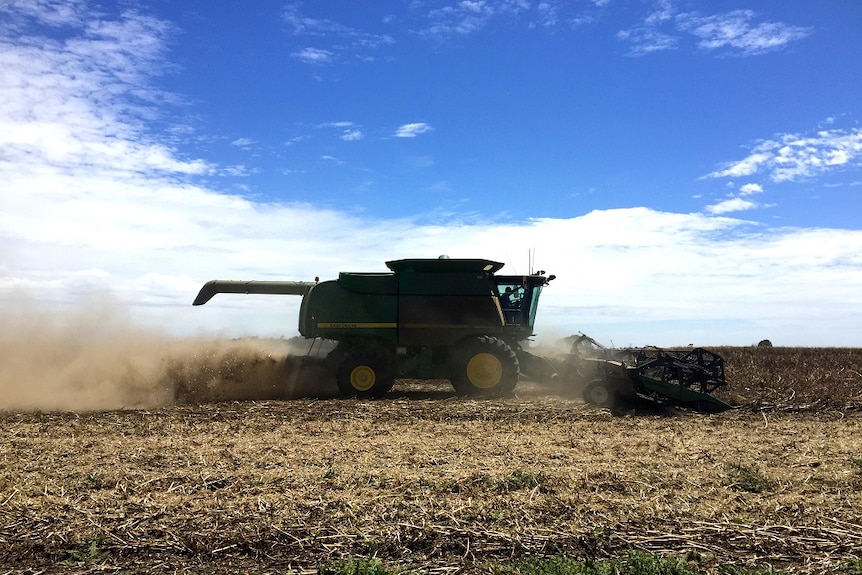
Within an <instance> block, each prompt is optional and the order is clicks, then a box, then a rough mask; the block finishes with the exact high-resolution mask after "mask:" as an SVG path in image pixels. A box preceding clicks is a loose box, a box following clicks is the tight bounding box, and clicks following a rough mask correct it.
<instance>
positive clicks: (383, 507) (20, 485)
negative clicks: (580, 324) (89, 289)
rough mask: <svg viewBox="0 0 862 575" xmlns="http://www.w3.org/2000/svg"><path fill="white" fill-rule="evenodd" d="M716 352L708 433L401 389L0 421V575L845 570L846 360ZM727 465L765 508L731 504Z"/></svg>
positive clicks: (854, 461)
mask: <svg viewBox="0 0 862 575" xmlns="http://www.w3.org/2000/svg"><path fill="white" fill-rule="evenodd" d="M728 352H732V350H722V353H723V355H725V357H726V358H727V359H728V360H729V361H728V363H729V375H730V376H731V381H732V382H733V385H732V386H731V387H730V388H729V389H728V390H727V392H726V393H727V396H728V397H731V398H735V399H736V400H737V401H740V400H741V401H740V402H741V403H745V404H746V405H747V407H746V408H745V409H743V410H739V411H735V412H731V413H725V414H721V415H713V416H702V415H696V414H691V413H684V414H680V413H670V414H668V413H663V414H656V413H652V414H649V413H624V414H617V415H612V414H611V413H609V412H607V411H605V410H599V409H596V408H593V407H590V406H586V405H584V404H583V403H581V402H580V401H578V400H575V399H570V398H565V397H559V396H554V395H548V394H547V393H546V389H544V388H541V387H539V386H536V385H532V384H527V385H524V386H522V387H521V391H520V392H519V394H518V396H517V397H515V398H510V399H503V400H489V401H474V400H466V399H459V398H453V397H451V396H450V394H449V392H448V388H447V387H446V386H445V385H444V384H440V383H430V384H418V383H415V382H400V383H399V384H398V385H397V386H396V389H395V392H394V394H393V395H392V396H391V397H390V398H388V399H385V400H382V401H376V402H360V401H344V400H337V399H331V398H326V399H322V398H300V399H291V400H288V401H272V400H265V401H234V402H220V403H200V404H187V405H173V406H165V407H160V408H156V409H147V410H132V411H107V412H90V413H73V412H46V413H32V412H18V411H6V412H0V421H2V434H3V441H2V444H0V462H2V467H0V564H3V565H6V566H7V567H9V568H10V569H18V570H31V571H33V572H36V571H41V570H43V569H46V568H47V569H50V570H55V569H65V570H67V571H71V572H86V571H93V572H96V571H99V572H103V571H106V570H107V571H116V572H132V571H139V570H154V569H158V570H163V571H166V570H179V571H189V572H191V571H194V572H198V573H227V572H236V571H238V570H244V569H246V570H248V569H253V570H254V571H263V570H266V569H271V570H284V569H287V568H294V569H311V570H313V569H314V567H315V566H316V565H319V564H321V563H322V562H325V561H328V560H332V559H336V558H339V557H342V556H346V555H366V556H367V555H375V556H378V557H380V558H382V559H384V560H386V561H387V562H390V563H392V564H394V565H402V566H405V567H408V568H413V569H421V570H430V571H434V572H448V571H455V570H462V571H466V572H487V571H488V570H489V567H488V566H489V564H490V562H493V561H501V560H507V559H510V558H515V557H524V556H545V555H553V554H557V553H565V554H568V555H573V556H577V557H611V556H615V555H617V554H619V553H621V552H623V551H624V550H626V549H631V548H637V549H643V550H647V551H651V552H658V553H668V554H675V555H677V556H686V557H688V558H689V559H690V560H692V561H695V562H696V565H697V567H698V569H701V570H703V571H704V572H710V571H711V570H714V567H715V566H716V565H719V564H725V565H726V564H733V565H759V566H763V565H767V564H771V565H774V566H775V567H778V568H786V569H789V570H791V571H793V572H799V573H824V572H843V570H845V569H847V568H848V567H847V565H848V561H856V562H857V563H856V564H857V565H858V562H859V560H860V555H862V552H860V548H862V511H861V510H862V460H860V458H862V453H860V452H862V450H860V445H862V441H860V439H859V438H860V437H862V429H860V427H862V416H860V414H859V412H858V410H857V408H858V406H859V404H860V402H859V389H860V386H859V382H858V381H857V380H856V379H855V376H854V375H853V373H851V372H855V371H856V370H858V365H859V364H858V363H854V361H855V360H856V358H858V353H857V354H855V355H853V354H852V353H851V356H852V357H850V359H849V362H845V363H844V365H843V369H842V368H841V366H839V367H835V366H834V365H835V363H836V362H829V361H826V360H824V359H823V358H822V356H821V358H820V359H817V357H818V356H817V354H816V353H812V354H810V357H807V359H806V358H803V359H798V361H797V360H794V361H791V362H787V361H783V359H786V358H781V359H782V361H776V362H774V365H773V364H769V365H771V367H769V368H764V367H762V366H763V365H764V363H765V361H766V360H764V359H762V358H763V357H774V356H776V355H778V356H781V354H785V355H788V356H789V355H791V353H790V352H789V351H786V350H784V351H782V350H781V349H777V348H776V349H772V350H759V351H758V350H748V351H744V350H743V351H739V352H738V353H737V352H732V353H728ZM734 353H737V355H734ZM770 353H771V354H773V355H772V356H766V355H765V354H770ZM848 353H850V352H848ZM746 354H747V355H746ZM758 357H759V358H760V359H757V358H758ZM752 358H754V359H752ZM746 362H748V363H746ZM766 363H768V362H766ZM803 363H804V364H805V366H806V369H807V370H808V372H812V371H814V372H817V373H819V374H820V376H821V377H820V378H819V381H820V382H821V383H823V382H825V383H824V385H827V386H829V388H830V389H833V390H839V391H835V392H834V394H833V397H831V398H829V399H828V400H823V398H822V397H819V396H818V395H817V393H816V387H817V385H818V384H817V383H816V382H815V383H813V384H812V383H810V382H811V381H813V380H812V378H811V377H810V373H808V372H806V373H802V374H799V373H790V371H789V370H788V369H786V366H788V365H792V366H794V367H798V366H799V365H801V364H803ZM264 364H266V362H264ZM815 364H816V365H815ZM781 366H785V368H784V370H783V371H782V369H783V368H782V367H781ZM818 370H819V371H818ZM180 371H181V372H182V373H184V374H186V375H185V376H184V377H186V380H185V381H186V384H188V382H189V381H193V380H194V378H193V377H191V376H189V375H188V374H189V367H188V366H184V367H183V369H182V370H180ZM177 373H180V372H177ZM860 377H862V376H860ZM734 378H735V379H734ZM842 378H843V379H842ZM206 380H207V382H208V384H207V385H208V386H209V387H208V388H211V384H212V378H211V377H210V376H208V377H207V378H206ZM781 382H784V383H785V384H787V382H790V385H789V386H788V385H784V386H782V385H781ZM805 382H809V384H808V387H806V384H805ZM811 386H813V389H811ZM841 390H843V391H841ZM765 408H768V409H765ZM779 408H780V409H779ZM733 466H737V467H741V468H744V469H751V470H754V471H756V472H759V473H761V474H762V476H763V477H764V478H765V480H766V481H767V483H768V485H769V487H768V488H767V489H765V490H763V491H761V492H752V491H746V490H745V488H744V486H741V485H740V484H739V483H738V482H737V483H734V481H735V479H734V475H733V474H732V472H731V469H732V467H733Z"/></svg>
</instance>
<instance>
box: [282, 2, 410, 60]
mask: <svg viewBox="0 0 862 575" xmlns="http://www.w3.org/2000/svg"><path fill="white" fill-rule="evenodd" d="M300 8H301V6H300V4H299V3H297V2H294V3H290V4H288V5H287V6H285V7H284V9H283V11H282V19H283V20H284V21H285V23H287V24H288V25H289V26H290V27H291V33H292V34H293V35H294V36H309V37H314V38H318V39H320V40H319V41H320V42H328V43H329V46H328V49H325V50H324V49H316V48H306V49H305V50H303V51H301V52H299V53H297V54H295V56H296V57H298V58H299V59H300V60H302V61H303V62H306V63H308V64H320V63H325V62H329V61H331V60H332V59H334V58H335V57H336V55H341V56H343V55H345V54H351V55H354V56H356V57H357V59H358V60H360V61H365V62H372V61H374V59H375V58H374V57H373V56H371V55H370V54H371V52H373V51H374V50H377V49H378V48H380V47H382V46H387V45H390V44H393V43H394V42H395V41H394V40H393V38H392V37H391V36H389V35H387V34H372V33H369V32H365V31H363V30H359V29H356V28H352V27H350V26H346V25H344V24H341V23H340V22H338V21H336V20H332V19H329V18H313V17H311V16H308V15H306V14H304V13H303V12H302V10H301V9H300Z"/></svg>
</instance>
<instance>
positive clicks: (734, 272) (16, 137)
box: [0, 15, 862, 345]
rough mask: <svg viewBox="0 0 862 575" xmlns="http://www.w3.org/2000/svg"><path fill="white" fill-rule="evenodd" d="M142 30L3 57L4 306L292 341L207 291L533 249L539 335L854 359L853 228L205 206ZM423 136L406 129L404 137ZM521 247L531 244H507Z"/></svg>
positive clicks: (857, 263)
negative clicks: (28, 303)
mask: <svg viewBox="0 0 862 575" xmlns="http://www.w3.org/2000/svg"><path fill="white" fill-rule="evenodd" d="M135 18H136V17H135V16H128V15H127V16H124V17H123V18H121V19H119V20H117V21H115V22H109V23H106V25H107V24H110V25H111V26H113V27H114V29H115V30H116V31H118V32H120V33H119V34H114V35H110V34H107V35H105V34H103V35H101V36H100V37H99V38H100V40H99V42H103V43H107V44H109V45H108V46H103V47H100V49H95V46H92V45H87V42H89V41H93V38H90V37H89V36H87V34H89V33H90V32H89V31H81V30H79V31H78V33H77V35H76V34H75V33H73V32H74V31H70V33H69V34H68V40H67V41H65V42H63V43H59V42H54V43H51V42H45V41H44V39H40V41H39V42H36V41H35V40H33V41H31V42H27V38H26V37H21V38H20V39H19V40H20V41H18V42H16V43H12V42H9V41H2V42H0V63H2V67H3V71H4V73H3V74H2V75H0V101H2V102H3V103H4V105H3V106H2V107H0V139H2V145H0V190H2V193H0V246H2V247H0V301H2V302H3V304H2V305H3V306H6V307H8V306H9V305H11V304H10V302H15V301H19V295H20V294H22V293H26V294H27V295H28V297H29V298H30V299H31V300H32V302H33V304H34V305H35V306H39V307H41V308H45V309H48V308H51V309H58V310H63V309H69V308H70V307H74V306H75V305H76V304H77V302H79V301H81V300H82V298H87V297H92V296H94V295H95V294H102V293H110V294H112V296H113V297H114V298H116V299H117V300H119V301H120V302H121V303H122V305H123V306H125V308H126V309H127V310H128V312H129V314H130V315H131V317H132V318H133V319H135V320H136V321H138V322H141V323H144V324H151V325H156V326H161V327H163V328H164V329H168V330H171V331H175V332H178V333H194V332H197V331H202V330H215V331H220V332H224V333H227V334H231V335H237V336H238V335H261V336H268V335H293V334H294V333H295V331H296V328H295V326H296V324H297V313H298V307H299V298H290V297H286V298H274V297H265V296H260V297H246V296H227V295H225V296H219V297H218V298H216V299H215V300H213V301H212V302H210V303H209V304H207V306H205V307H204V308H193V307H192V306H191V305H190V302H191V300H192V298H193V297H194V295H195V294H196V292H197V290H198V289H199V288H200V286H201V284H202V283H203V282H205V281H207V280H209V279H214V278H224V279H286V280H311V279H313V278H314V277H315V276H320V277H321V278H324V279H326V278H334V277H336V276H337V273H338V272H339V271H342V270H343V271H385V267H384V264H383V262H384V260H387V259H396V258H404V257H436V256H437V255H439V254H441V253H447V254H449V255H450V256H451V257H487V258H490V259H497V260H499V261H503V262H505V263H506V264H507V267H506V268H505V269H506V271H508V272H511V273H525V272H527V271H528V270H527V247H526V246H527V245H529V247H531V248H535V250H536V251H535V253H536V255H537V262H538V264H539V265H541V267H542V268H544V269H547V270H548V271H549V272H551V273H554V274H556V275H557V276H558V279H557V280H555V281H554V282H553V283H552V284H551V286H550V287H548V288H547V290H546V292H545V295H544V296H543V300H542V303H541V306H540V314H539V320H538V324H537V330H538V331H539V333H540V334H543V335H544V336H546V337H553V336H555V335H559V336H563V335H568V334H569V333H573V332H575V331H578V330H582V331H585V332H587V333H590V334H591V335H594V336H595V337H597V338H599V339H600V340H602V341H605V342H609V341H611V340H614V341H617V342H625V343H635V344H658V345H667V344H679V343H689V342H696V343H699V344H706V345H711V344H723V343H728V344H734V343H736V344H749V343H753V342H755V341H758V340H760V339H763V338H764V337H769V338H771V339H773V341H776V342H780V343H782V344H786V345H792V344H805V345H826V344H833V345H835V344H838V345H854V344H858V325H859V324H860V321H862V295H860V293H859V290H858V286H859V285H862V232H860V231H855V230H834V229H815V230H810V229H809V230H804V229H802V230H801V229H792V228H788V229H765V228H760V227H756V226H753V225H752V224H750V223H747V222H744V221H742V220H738V219H732V218H728V217H720V216H715V215H709V214H674V213H667V212H659V211H655V210H650V209H646V208H629V209H616V210H599V211H594V212H591V213H588V214H584V215H581V216H578V217H572V218H542V219H534V220H528V221H522V222H497V221H481V222H479V223H465V222H463V221H459V220H457V219H456V218H455V217H450V218H447V219H443V220H440V222H432V223H427V222H422V221H419V220H415V219H399V220H379V219H375V218H373V217H365V216H358V215H356V214H355V213H352V212H351V211H350V210H349V209H348V208H345V209H343V210H331V209H324V208H320V207H315V206H309V205H300V204H289V203H260V202H254V201H251V200H249V199H247V198H245V197H242V196H239V195H231V194H225V193H218V192H216V191H213V190H212V189H210V188H208V187H207V186H206V185H204V184H202V183H201V182H202V181H203V178H196V177H194V176H195V175H196V174H201V173H206V174H213V175H218V174H220V173H223V172H224V171H225V170H227V169H229V168H228V167H224V166H217V165H214V164H212V163H210V162H208V161H207V160H205V159H195V158H183V157H180V154H179V153H178V152H177V151H176V150H174V149H172V148H171V147H169V146H167V145H165V144H164V143H162V142H160V141H159V140H158V139H157V136H158V134H160V133H161V132H159V131H157V130H153V131H152V132H150V131H148V130H147V129H146V128H147V123H146V117H147V114H146V113H144V112H145V111H146V110H141V108H144V107H146V106H147V103H146V101H142V100H141V98H140V96H139V94H141V93H145V92H146V86H147V83H146V78H147V74H149V73H151V72H150V71H149V70H150V69H151V68H158V67H159V66H158V64H159V63H158V61H157V60H155V59H153V58H149V59H148V58H141V57H140V56H131V55H130V56H129V57H126V58H120V59H115V58H114V55H116V54H122V52H123V50H124V45H125V44H124V41H125V37H126V36H128V34H129V33H130V31H132V30H136V32H135V33H136V34H140V33H143V34H145V35H146V34H148V37H147V38H143V37H142V38H137V39H136V41H137V42H139V43H141V45H148V44H149V45H151V52H150V53H151V54H158V53H160V50H161V48H160V46H159V44H160V42H162V41H163V39H162V35H161V34H160V33H159V29H160V27H159V26H158V25H157V23H154V22H149V23H146V24H145V25H144V26H143V27H142V26H141V22H138V21H136V20H135ZM124 26H125V28H124ZM100 29H101V30H105V29H106V28H104V27H103V28H100ZM88 30H90V29H88ZM88 38H90V39H89V40H88ZM103 48H104V49H103ZM130 108H134V109H138V113H130V112H129V110H130ZM150 111H152V110H150ZM343 128H348V129H349V128H350V127H343ZM430 129H431V127H430V126H428V125H427V124H424V123H414V124H405V125H404V126H401V128H399V130H398V132H399V133H401V134H402V135H403V136H415V135H416V134H421V133H424V132H427V131H428V130H430ZM818 137H819V136H818ZM773 153H777V152H774V151H773ZM828 157H830V158H832V159H833V160H834V161H837V160H838V156H837V155H834V154H833V155H830V156H828ZM331 159H332V160H333V161H337V158H331ZM851 160H852V155H851V156H850V157H848V161H851ZM763 165H766V164H763ZM740 191H742V190H741V188H740ZM743 201H744V200H743ZM737 205H739V204H737ZM719 211H720V210H719ZM456 216H457V214H456ZM441 222H442V223H441ZM513 237H515V238H528V241H529V243H528V244H519V245H523V246H524V247H523V248H522V247H518V245H515V246H513V245H512V244H511V243H508V242H501V241H500V238H513Z"/></svg>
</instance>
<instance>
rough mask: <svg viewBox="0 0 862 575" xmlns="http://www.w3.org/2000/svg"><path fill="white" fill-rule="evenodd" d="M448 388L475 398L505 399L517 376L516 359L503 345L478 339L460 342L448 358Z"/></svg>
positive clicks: (509, 349) (490, 338) (506, 346)
mask: <svg viewBox="0 0 862 575" xmlns="http://www.w3.org/2000/svg"><path fill="white" fill-rule="evenodd" d="M450 370H451V373H452V376H451V380H452V387H454V388H455V391H457V392H458V393H459V394H462V395H470V396H476V397H498V396H501V395H508V394H510V393H512V391H513V390H514V389H515V385H516V384H517V383H518V377H519V375H520V367H519V365H518V357H517V356H516V355H515V352H514V351H513V350H512V348H511V347H509V345H508V344H506V343H505V342H504V341H502V340H500V339H498V338H496V337H490V336H478V337H474V338H470V339H468V340H466V341H463V342H462V343H461V344H460V345H459V346H458V348H457V349H456V350H455V351H454V352H453V354H452V364H451V366H450Z"/></svg>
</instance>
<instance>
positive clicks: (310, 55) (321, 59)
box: [293, 48, 334, 64]
mask: <svg viewBox="0 0 862 575" xmlns="http://www.w3.org/2000/svg"><path fill="white" fill-rule="evenodd" d="M333 56H334V54H333V53H332V52H330V51H329V50H322V49H320V48H303V49H302V50H299V51H298V52H294V53H293V57H294V58H296V59H298V60H301V61H303V62H305V63H306V64H328V63H329V62H332V59H333Z"/></svg>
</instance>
